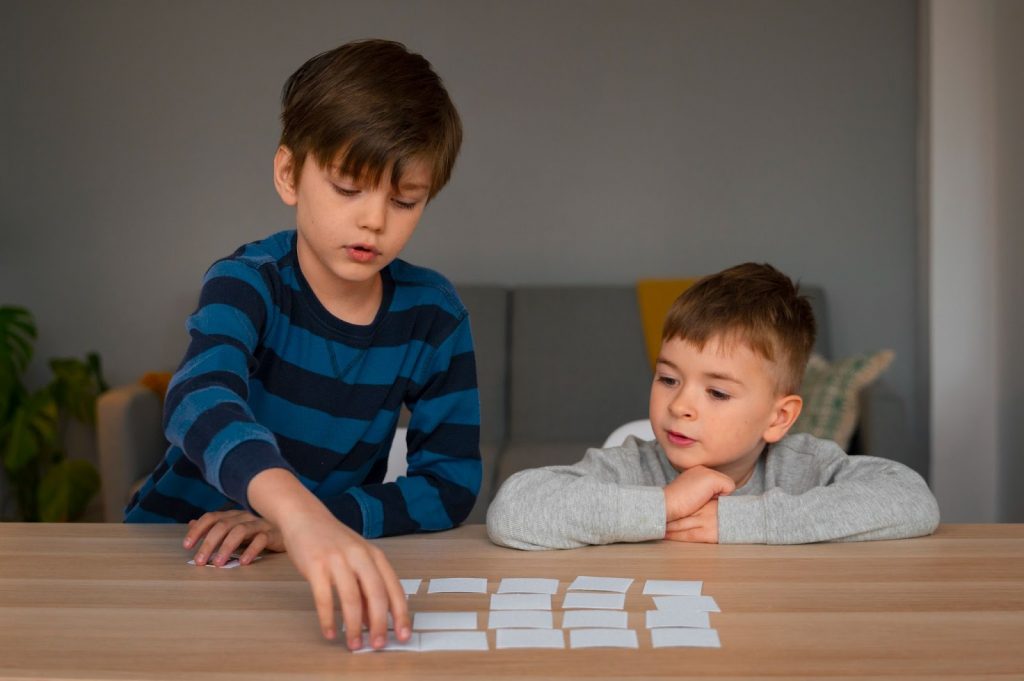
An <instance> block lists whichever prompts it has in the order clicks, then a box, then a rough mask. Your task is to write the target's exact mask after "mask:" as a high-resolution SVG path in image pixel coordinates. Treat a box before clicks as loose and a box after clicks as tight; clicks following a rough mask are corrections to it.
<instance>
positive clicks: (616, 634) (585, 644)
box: [569, 629, 639, 648]
mask: <svg viewBox="0 0 1024 681" xmlns="http://www.w3.org/2000/svg"><path fill="white" fill-rule="evenodd" d="M569 644H570V646H571V647H573V648H638V647H639V644H638V643H637V640H636V632H635V631H633V630H632V629H573V630H572V631H570V632H569Z"/></svg>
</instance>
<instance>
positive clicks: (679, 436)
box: [665, 430, 696, 447]
mask: <svg viewBox="0 0 1024 681" xmlns="http://www.w3.org/2000/svg"><path fill="white" fill-rule="evenodd" d="M665 435H666V436H667V437H668V441H669V442H671V443H672V444H674V445H675V446H677V447H688V446H690V445H692V444H693V443H695V442H696V440H694V439H693V438H692V437H687V436H686V435H684V434H683V433H677V432H676V431H674V430H666V431H665Z"/></svg>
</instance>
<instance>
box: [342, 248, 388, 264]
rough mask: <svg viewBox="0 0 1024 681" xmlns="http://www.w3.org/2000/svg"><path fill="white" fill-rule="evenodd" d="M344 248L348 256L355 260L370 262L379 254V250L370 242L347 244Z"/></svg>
mask: <svg viewBox="0 0 1024 681" xmlns="http://www.w3.org/2000/svg"><path fill="white" fill-rule="evenodd" d="M344 249H345V252H346V253H347V254H348V257H349V258H351V259H352V260H355V261H356V262H370V261H371V260H373V259H374V258H376V257H377V256H378V255H380V251H379V250H377V249H376V248H374V247H373V246H371V245H370V244H348V245H346V246H345V247H344Z"/></svg>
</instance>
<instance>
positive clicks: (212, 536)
mask: <svg viewBox="0 0 1024 681" xmlns="http://www.w3.org/2000/svg"><path fill="white" fill-rule="evenodd" d="M227 533H228V526H227V524H226V523H223V522H217V524H215V525H214V526H213V527H211V528H210V529H209V530H208V531H207V532H206V538H205V539H203V543H202V544H200V546H199V550H198V551H196V558H195V560H196V565H206V563H207V561H209V560H210V558H211V557H213V555H214V554H215V553H216V552H217V547H218V546H220V544H221V542H222V541H224V536H225V535H226V534H227Z"/></svg>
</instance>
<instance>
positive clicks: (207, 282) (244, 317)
mask: <svg viewBox="0 0 1024 681" xmlns="http://www.w3.org/2000/svg"><path fill="white" fill-rule="evenodd" d="M270 304H271V303H270V297H269V293H268V291H267V288H266V283H265V282H264V281H263V279H262V277H261V276H260V274H259V272H257V271H256V270H254V269H253V268H251V267H249V266H248V265H245V264H243V263H240V262H238V261H236V260H230V259H228V260H222V261H219V262H217V263H215V264H214V265H213V266H212V267H211V268H210V269H209V271H208V272H207V273H206V277H205V278H204V281H203V287H202V291H201V293H200V298H199V306H198V307H197V309H196V311H195V312H194V313H193V314H192V315H191V316H190V317H189V319H188V323H187V327H188V331H189V334H190V335H191V337H192V340H191V342H190V343H189V347H188V351H187V352H186V355H185V359H184V360H183V362H182V364H181V367H180V368H179V369H178V371H177V372H176V373H175V375H174V377H173V378H172V379H171V383H170V385H169V386H168V391H167V398H166V400H165V403H164V432H165V434H166V436H167V439H168V440H169V441H170V442H171V444H173V445H176V446H178V447H180V448H181V450H182V451H183V452H184V454H185V456H186V457H187V458H188V459H189V460H190V461H192V462H193V463H194V464H196V466H197V467H198V468H199V470H200V471H201V472H202V474H203V477H204V479H205V480H206V481H207V482H209V483H210V484H211V485H213V486H214V487H215V488H217V489H218V490H219V491H220V492H221V493H223V494H224V495H225V496H227V497H228V498H230V499H232V500H234V501H236V502H238V503H239V504H241V505H243V506H245V507H246V508H249V509H250V510H251V507H250V506H249V503H248V498H247V489H248V486H249V482H250V481H251V479H252V478H253V477H254V476H255V475H256V474H258V473H259V472H261V471H264V470H267V469H269V468H285V469H288V470H291V468H290V467H289V466H288V464H287V463H286V462H285V461H284V459H283V458H282V457H281V453H280V450H279V449H278V446H277V442H276V440H275V438H274V436H273V433H271V432H270V431H269V430H268V429H267V428H266V427H264V426H263V425H262V424H260V423H259V422H257V421H256V419H255V417H254V416H253V414H252V411H251V409H250V408H249V405H248V403H247V398H248V395H249V372H250V368H251V367H252V366H254V365H255V362H256V360H255V358H254V356H253V352H254V350H255V348H256V346H257V343H258V342H259V338H260V335H261V333H262V329H263V326H264V324H265V322H266V319H267V316H268V306H269V305H270Z"/></svg>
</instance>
